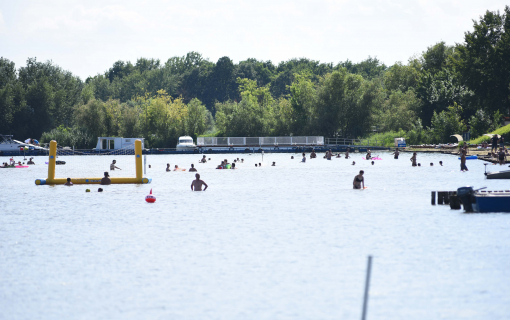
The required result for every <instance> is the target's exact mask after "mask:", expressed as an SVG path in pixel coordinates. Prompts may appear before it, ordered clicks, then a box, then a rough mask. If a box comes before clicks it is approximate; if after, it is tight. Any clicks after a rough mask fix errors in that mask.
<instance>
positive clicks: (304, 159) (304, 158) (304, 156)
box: [301, 152, 306, 162]
mask: <svg viewBox="0 0 510 320" xmlns="http://www.w3.org/2000/svg"><path fill="white" fill-rule="evenodd" d="M301 162H306V155H305V153H304V152H303V159H301Z"/></svg>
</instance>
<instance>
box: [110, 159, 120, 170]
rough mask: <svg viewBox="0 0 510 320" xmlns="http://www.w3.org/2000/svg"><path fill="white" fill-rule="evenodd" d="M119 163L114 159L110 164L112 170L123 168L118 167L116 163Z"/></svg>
mask: <svg viewBox="0 0 510 320" xmlns="http://www.w3.org/2000/svg"><path fill="white" fill-rule="evenodd" d="M116 163H117V160H113V161H112V163H111V164H110V170H115V169H119V170H122V169H121V168H119V167H117V166H116V165H115V164H116Z"/></svg>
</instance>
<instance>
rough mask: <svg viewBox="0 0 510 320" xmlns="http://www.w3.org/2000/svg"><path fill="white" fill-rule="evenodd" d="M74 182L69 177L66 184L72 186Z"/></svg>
mask: <svg viewBox="0 0 510 320" xmlns="http://www.w3.org/2000/svg"><path fill="white" fill-rule="evenodd" d="M72 185H73V183H72V182H71V178H67V182H66V183H65V184H64V186H72Z"/></svg>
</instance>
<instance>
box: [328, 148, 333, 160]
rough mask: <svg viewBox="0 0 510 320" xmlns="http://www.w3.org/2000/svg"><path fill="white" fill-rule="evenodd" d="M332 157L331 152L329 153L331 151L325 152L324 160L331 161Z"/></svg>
mask: <svg viewBox="0 0 510 320" xmlns="http://www.w3.org/2000/svg"><path fill="white" fill-rule="evenodd" d="M332 156H333V152H331V149H329V150H328V151H326V159H328V160H331V157H332Z"/></svg>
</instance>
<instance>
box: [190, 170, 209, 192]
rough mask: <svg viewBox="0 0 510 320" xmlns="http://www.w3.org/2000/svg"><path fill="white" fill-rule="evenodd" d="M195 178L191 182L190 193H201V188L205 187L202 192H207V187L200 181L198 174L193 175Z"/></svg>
mask: <svg viewBox="0 0 510 320" xmlns="http://www.w3.org/2000/svg"><path fill="white" fill-rule="evenodd" d="M195 177H196V179H195V180H193V181H192V182H191V191H202V186H205V188H204V191H205V190H207V187H208V185H207V183H205V182H204V181H203V180H200V174H198V173H197V174H195ZM193 189H194V190H193Z"/></svg>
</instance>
